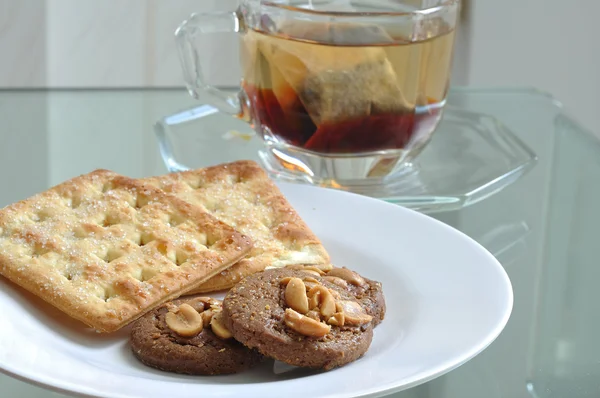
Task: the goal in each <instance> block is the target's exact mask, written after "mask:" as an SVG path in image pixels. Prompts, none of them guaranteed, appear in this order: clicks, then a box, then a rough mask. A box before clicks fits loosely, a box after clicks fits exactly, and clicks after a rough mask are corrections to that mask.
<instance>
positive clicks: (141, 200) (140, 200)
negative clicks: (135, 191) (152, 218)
mask: <svg viewBox="0 0 600 398" xmlns="http://www.w3.org/2000/svg"><path fill="white" fill-rule="evenodd" d="M149 202H150V198H148V197H146V196H142V195H137V196H136V198H135V206H134V207H135V208H136V209H137V210H139V209H141V208H142V207H144V206H146V205H147V204H148V203H149Z"/></svg>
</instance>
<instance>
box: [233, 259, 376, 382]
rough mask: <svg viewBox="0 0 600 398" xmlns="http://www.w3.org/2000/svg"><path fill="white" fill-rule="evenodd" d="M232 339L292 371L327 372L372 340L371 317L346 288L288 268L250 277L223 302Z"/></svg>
mask: <svg viewBox="0 0 600 398" xmlns="http://www.w3.org/2000/svg"><path fill="white" fill-rule="evenodd" d="M223 321H224V324H225V326H226V327H227V328H228V329H229V330H230V331H231V333H232V334H233V337H234V338H235V339H236V340H238V341H239V342H241V343H243V344H244V345H246V346H247V347H250V348H255V349H257V350H258V351H259V352H260V353H261V354H263V355H265V356H268V357H271V358H274V359H277V360H279V361H282V362H285V363H287V364H290V365H294V366H301V367H308V368H319V369H324V370H329V369H332V368H335V367H339V366H343V365H345V364H348V363H350V362H352V361H355V360H357V359H358V358H360V357H361V356H363V355H364V353H365V352H366V351H367V349H368V348H369V346H370V344H371V340H372V339H373V326H372V316H370V315H369V314H367V312H366V310H365V308H363V307H362V306H361V305H360V304H359V303H358V302H357V301H356V300H355V299H354V296H353V295H352V294H351V293H350V292H349V291H348V290H346V289H344V288H342V287H340V286H338V285H336V284H334V283H331V282H329V281H327V280H326V279H325V278H323V277H321V276H317V275H310V274H309V273H307V272H305V271H299V270H292V269H289V268H282V269H270V270H266V271H264V272H259V273H256V274H253V275H250V276H248V277H246V278H245V279H243V280H242V281H241V282H240V283H238V284H237V285H235V286H234V287H233V288H232V289H231V290H230V291H229V292H228V293H227V295H226V297H225V299H224V300H223Z"/></svg>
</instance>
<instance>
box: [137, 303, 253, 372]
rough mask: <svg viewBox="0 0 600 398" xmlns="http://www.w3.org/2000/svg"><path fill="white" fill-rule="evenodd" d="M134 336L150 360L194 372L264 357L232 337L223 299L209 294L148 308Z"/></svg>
mask: <svg viewBox="0 0 600 398" xmlns="http://www.w3.org/2000/svg"><path fill="white" fill-rule="evenodd" d="M130 342H131V348H132V350H133V354H134V355H135V356H136V357H137V358H138V359H139V360H140V361H141V362H142V363H144V364H145V365H147V366H151V367H153V368H157V369H160V370H164V371H167V372H174V373H183V374H190V375H218V374H231V373H238V372H241V371H243V370H246V369H248V368H250V367H252V366H254V365H256V364H258V363H259V362H260V361H261V360H262V358H263V357H262V355H260V354H259V353H258V352H256V351H254V350H250V349H248V348H246V347H244V346H243V345H242V344H240V343H238V342H237V341H235V340H234V339H233V338H231V333H229V331H228V330H227V328H226V327H225V326H224V325H223V323H222V320H221V302H220V301H219V300H215V299H212V298H208V297H197V298H193V299H189V300H176V301H174V302H170V303H167V304H164V305H162V306H161V307H159V308H157V309H155V310H154V311H152V312H150V313H148V314H146V315H145V316H143V317H142V318H140V319H139V320H138V321H136V322H135V323H134V325H133V329H132V331H131V340H130Z"/></svg>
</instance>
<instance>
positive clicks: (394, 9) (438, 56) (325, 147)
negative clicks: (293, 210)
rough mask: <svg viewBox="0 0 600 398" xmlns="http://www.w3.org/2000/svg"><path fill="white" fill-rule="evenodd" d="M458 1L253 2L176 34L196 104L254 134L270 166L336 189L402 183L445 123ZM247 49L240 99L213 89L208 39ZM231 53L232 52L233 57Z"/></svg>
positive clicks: (207, 16) (203, 16)
mask: <svg viewBox="0 0 600 398" xmlns="http://www.w3.org/2000/svg"><path fill="white" fill-rule="evenodd" d="M459 6H460V2H459V0H371V1H368V0H356V1H350V0H303V1H295V0H285V1H284V0H281V1H262V0H242V1H241V4H240V7H239V8H238V10H237V11H236V12H229V13H227V12H223V13H197V14H193V15H192V16H191V17H190V18H189V19H188V20H187V21H184V22H183V23H182V24H181V26H180V27H179V28H178V29H177V31H176V36H177V43H178V48H179V53H180V57H181V63H182V67H183V70H184V76H185V81H186V84H187V87H188V90H189V92H190V94H191V95H193V96H194V97H196V98H200V97H206V94H208V95H209V96H210V98H211V101H210V102H211V105H213V106H216V107H218V108H219V109H220V110H221V111H224V112H227V113H229V114H231V115H233V116H234V117H237V118H240V119H242V120H245V121H247V122H248V123H250V124H252V126H253V128H254V130H255V131H256V132H257V134H258V135H259V136H260V137H262V139H263V141H264V143H265V146H266V148H267V150H268V152H269V154H270V158H271V159H275V161H276V162H278V163H279V165H280V166H282V167H284V168H285V169H287V170H290V171H292V172H294V173H300V174H305V175H307V176H310V178H311V179H312V180H313V181H315V182H317V183H322V182H323V181H328V184H329V185H334V186H335V185H336V184H338V185H341V186H344V185H348V186H351V185H361V184H371V183H373V182H374V181H381V180H382V179H385V178H386V177H388V176H390V175H393V174H395V173H397V172H398V171H399V170H400V169H401V168H402V166H403V165H404V164H405V163H406V162H409V161H410V160H412V159H413V158H414V157H415V156H417V155H418V154H419V153H420V152H421V150H422V149H423V148H424V146H425V145H426V144H427V143H428V142H429V140H430V138H431V136H432V134H433V132H434V131H435V129H436V127H437V125H438V123H439V121H440V119H441V117H442V113H443V109H444V105H445V103H446V95H447V92H448V86H449V81H450V72H451V66H452V58H453V53H454V36H455V34H454V32H455V29H456V24H457V19H458V12H459ZM226 32H236V33H238V34H239V39H240V62H241V70H242V76H241V89H240V91H239V92H238V93H236V94H234V95H232V94H230V93H227V92H225V91H222V90H220V89H219V88H217V87H214V86H211V85H208V84H207V83H206V82H205V80H204V77H203V73H202V67H201V64H202V61H205V60H206V59H207V58H208V59H210V58H211V54H207V53H205V52H203V51H202V45H201V44H200V43H201V42H202V40H205V39H206V34H209V33H226ZM227 50H228V49H224V51H227Z"/></svg>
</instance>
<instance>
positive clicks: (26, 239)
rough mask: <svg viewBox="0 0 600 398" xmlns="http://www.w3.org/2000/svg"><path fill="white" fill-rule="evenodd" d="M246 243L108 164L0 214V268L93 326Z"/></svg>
mask: <svg viewBox="0 0 600 398" xmlns="http://www.w3.org/2000/svg"><path fill="white" fill-rule="evenodd" d="M251 246H252V243H251V241H250V239H249V238H247V237H246V236H244V235H242V234H240V233H238V232H237V231H235V230H234V229H233V228H231V227H229V226H228V225H226V224H224V223H222V222H220V221H218V220H217V219H215V218H214V217H213V216H211V215H210V214H208V213H207V212H205V211H204V210H203V209H201V208H200V207H198V206H194V205H192V204H189V203H186V202H184V201H182V200H181V199H178V198H176V197H174V196H171V195H168V194H166V193H164V192H162V191H161V190H159V189H156V188H155V187H152V186H150V185H145V184H143V183H142V182H139V181H137V180H133V179H130V178H127V177H123V176H120V175H118V174H116V173H113V172H110V171H106V170H97V171H94V172H92V173H90V174H86V175H83V176H80V177H76V178H74V179H72V180H69V181H67V182H65V183H62V184H60V185H58V186H56V187H54V188H51V189H50V190H48V191H45V192H42V193H40V194H37V195H35V196H33V197H31V198H29V199H26V200H23V201H21V202H18V203H15V204H12V205H10V206H7V207H5V208H4V209H2V210H0V274H2V275H4V276H5V277H7V278H8V279H10V280H11V281H13V282H14V283H16V284H18V285H20V286H22V287H23V288H25V289H27V290H29V291H30V292H32V293H34V294H35V295H37V296H39V297H40V298H42V299H43V300H45V301H47V302H48V303H50V304H52V305H54V306H56V307H58V308H59V309H61V310H62V311H64V312H65V313H67V314H68V315H70V316H72V317H74V318H76V319H79V320H81V321H83V322H84V323H86V324H87V325H89V326H91V327H93V328H95V329H96V330H98V331H101V332H112V331H115V330H117V329H119V328H121V327H123V326H124V325H126V324H128V323H130V322H131V321H133V320H135V319H137V318H138V317H140V316H141V315H143V314H144V313H145V312H147V311H149V310H151V309H152V308H154V307H156V306H157V305H159V304H161V303H164V302H166V301H169V300H171V299H174V298H176V297H178V296H180V295H181V294H183V293H186V292H188V291H189V290H190V289H193V288H196V287H197V286H198V285H199V284H201V283H202V282H204V281H206V280H207V279H209V278H210V277H212V276H213V275H216V274H218V273H220V272H221V271H223V270H225V269H226V268H228V267H230V266H231V264H233V263H234V262H236V261H238V260H239V259H240V258H242V257H244V256H245V255H246V254H247V253H248V252H249V250H250V248H251Z"/></svg>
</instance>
